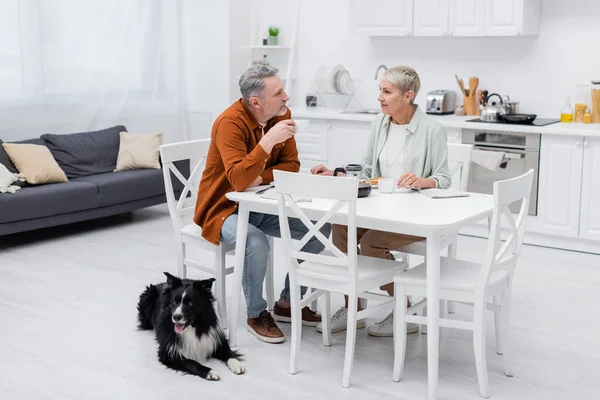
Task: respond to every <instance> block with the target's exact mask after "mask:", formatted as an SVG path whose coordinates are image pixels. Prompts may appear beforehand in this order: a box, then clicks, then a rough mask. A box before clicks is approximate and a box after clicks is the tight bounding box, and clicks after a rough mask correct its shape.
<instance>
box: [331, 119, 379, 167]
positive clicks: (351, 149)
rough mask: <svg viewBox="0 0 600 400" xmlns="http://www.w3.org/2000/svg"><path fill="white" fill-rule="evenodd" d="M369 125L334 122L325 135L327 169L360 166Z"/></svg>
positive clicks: (367, 138)
mask: <svg viewBox="0 0 600 400" xmlns="http://www.w3.org/2000/svg"><path fill="white" fill-rule="evenodd" d="M369 129H370V123H357V122H348V123H345V122H342V121H336V123H335V124H333V126H332V128H331V130H330V131H329V134H328V135H327V155H328V156H327V160H328V162H329V165H328V167H329V168H330V169H334V168H336V167H341V166H344V165H346V164H360V163H361V162H362V158H363V155H364V153H365V151H366V149H367V144H368V141H369Z"/></svg>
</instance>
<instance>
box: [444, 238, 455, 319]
mask: <svg viewBox="0 0 600 400" xmlns="http://www.w3.org/2000/svg"><path fill="white" fill-rule="evenodd" d="M457 246H458V233H457V234H454V235H452V242H451V243H450V245H449V246H448V258H453V259H456V250H457ZM446 306H447V307H448V314H454V302H453V301H450V300H448V301H447V302H446Z"/></svg>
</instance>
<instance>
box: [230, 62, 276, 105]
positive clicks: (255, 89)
mask: <svg viewBox="0 0 600 400" xmlns="http://www.w3.org/2000/svg"><path fill="white" fill-rule="evenodd" d="M276 74H277V70H276V69H275V68H272V67H269V66H267V65H253V66H251V67H250V68H248V69H247V70H246V72H244V73H243V74H242V76H241V77H240V81H239V84H240V91H241V92H242V98H243V99H244V101H245V102H246V104H248V105H249V104H250V97H252V96H262V95H263V92H264V90H265V78H268V77H271V76H275V75H276Z"/></svg>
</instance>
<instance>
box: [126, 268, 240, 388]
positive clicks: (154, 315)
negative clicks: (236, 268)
mask: <svg viewBox="0 0 600 400" xmlns="http://www.w3.org/2000/svg"><path fill="white" fill-rule="evenodd" d="M165 275H166V276H167V282H165V283H160V284H158V285H149V286H147V287H146V290H145V291H144V292H143V293H142V294H141V295H140V301H139V303H138V306H137V309H138V320H139V328H140V329H144V330H150V329H154V332H155V333H156V340H157V341H158V359H159V360H160V362H161V363H163V364H164V365H166V366H167V367H169V368H172V369H174V370H177V371H182V372H185V373H188V374H192V375H197V376H199V377H201V378H204V379H208V380H215V381H216V380H219V374H218V373H217V372H216V371H214V370H212V369H210V368H208V367H205V366H204V365H202V364H201V363H202V362H204V361H206V360H207V359H208V358H210V357H213V358H216V359H218V360H221V361H223V362H224V363H226V364H227V367H229V369H230V370H231V371H232V372H233V373H234V374H243V373H244V372H245V370H246V369H245V367H244V365H243V364H242V363H241V362H240V360H241V355H240V354H239V353H238V352H236V351H233V350H231V348H230V347H229V342H227V338H226V337H225V334H224V333H223V331H222V330H221V328H220V327H219V322H218V318H217V314H216V312H215V310H214V308H213V302H214V297H213V296H212V293H211V287H212V283H213V282H214V280H215V279H214V278H211V279H206V280H202V281H192V280H189V279H185V280H181V279H179V278H177V277H175V276H173V275H171V274H169V273H168V272H165Z"/></svg>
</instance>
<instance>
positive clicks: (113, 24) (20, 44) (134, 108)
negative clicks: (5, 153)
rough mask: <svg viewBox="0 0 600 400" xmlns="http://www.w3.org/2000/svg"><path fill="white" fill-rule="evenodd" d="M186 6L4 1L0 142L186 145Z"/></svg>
mask: <svg viewBox="0 0 600 400" xmlns="http://www.w3.org/2000/svg"><path fill="white" fill-rule="evenodd" d="M180 26H181V15H180V2H179V0H0V139H2V140H4V141H14V140H22V139H28V138H32V137H39V135H41V134H43V133H70V132H81V131H87V130H95V129H101V128H106V127H109V126H112V125H116V124H123V125H125V126H126V127H127V130H128V131H130V132H132V133H154V132H164V134H165V141H166V142H173V141H179V140H185V138H186V137H187V135H186V126H185V125H186V124H185V118H184V104H183V99H184V96H183V81H182V80H183V71H182V55H181V48H182V44H181V28H180Z"/></svg>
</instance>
